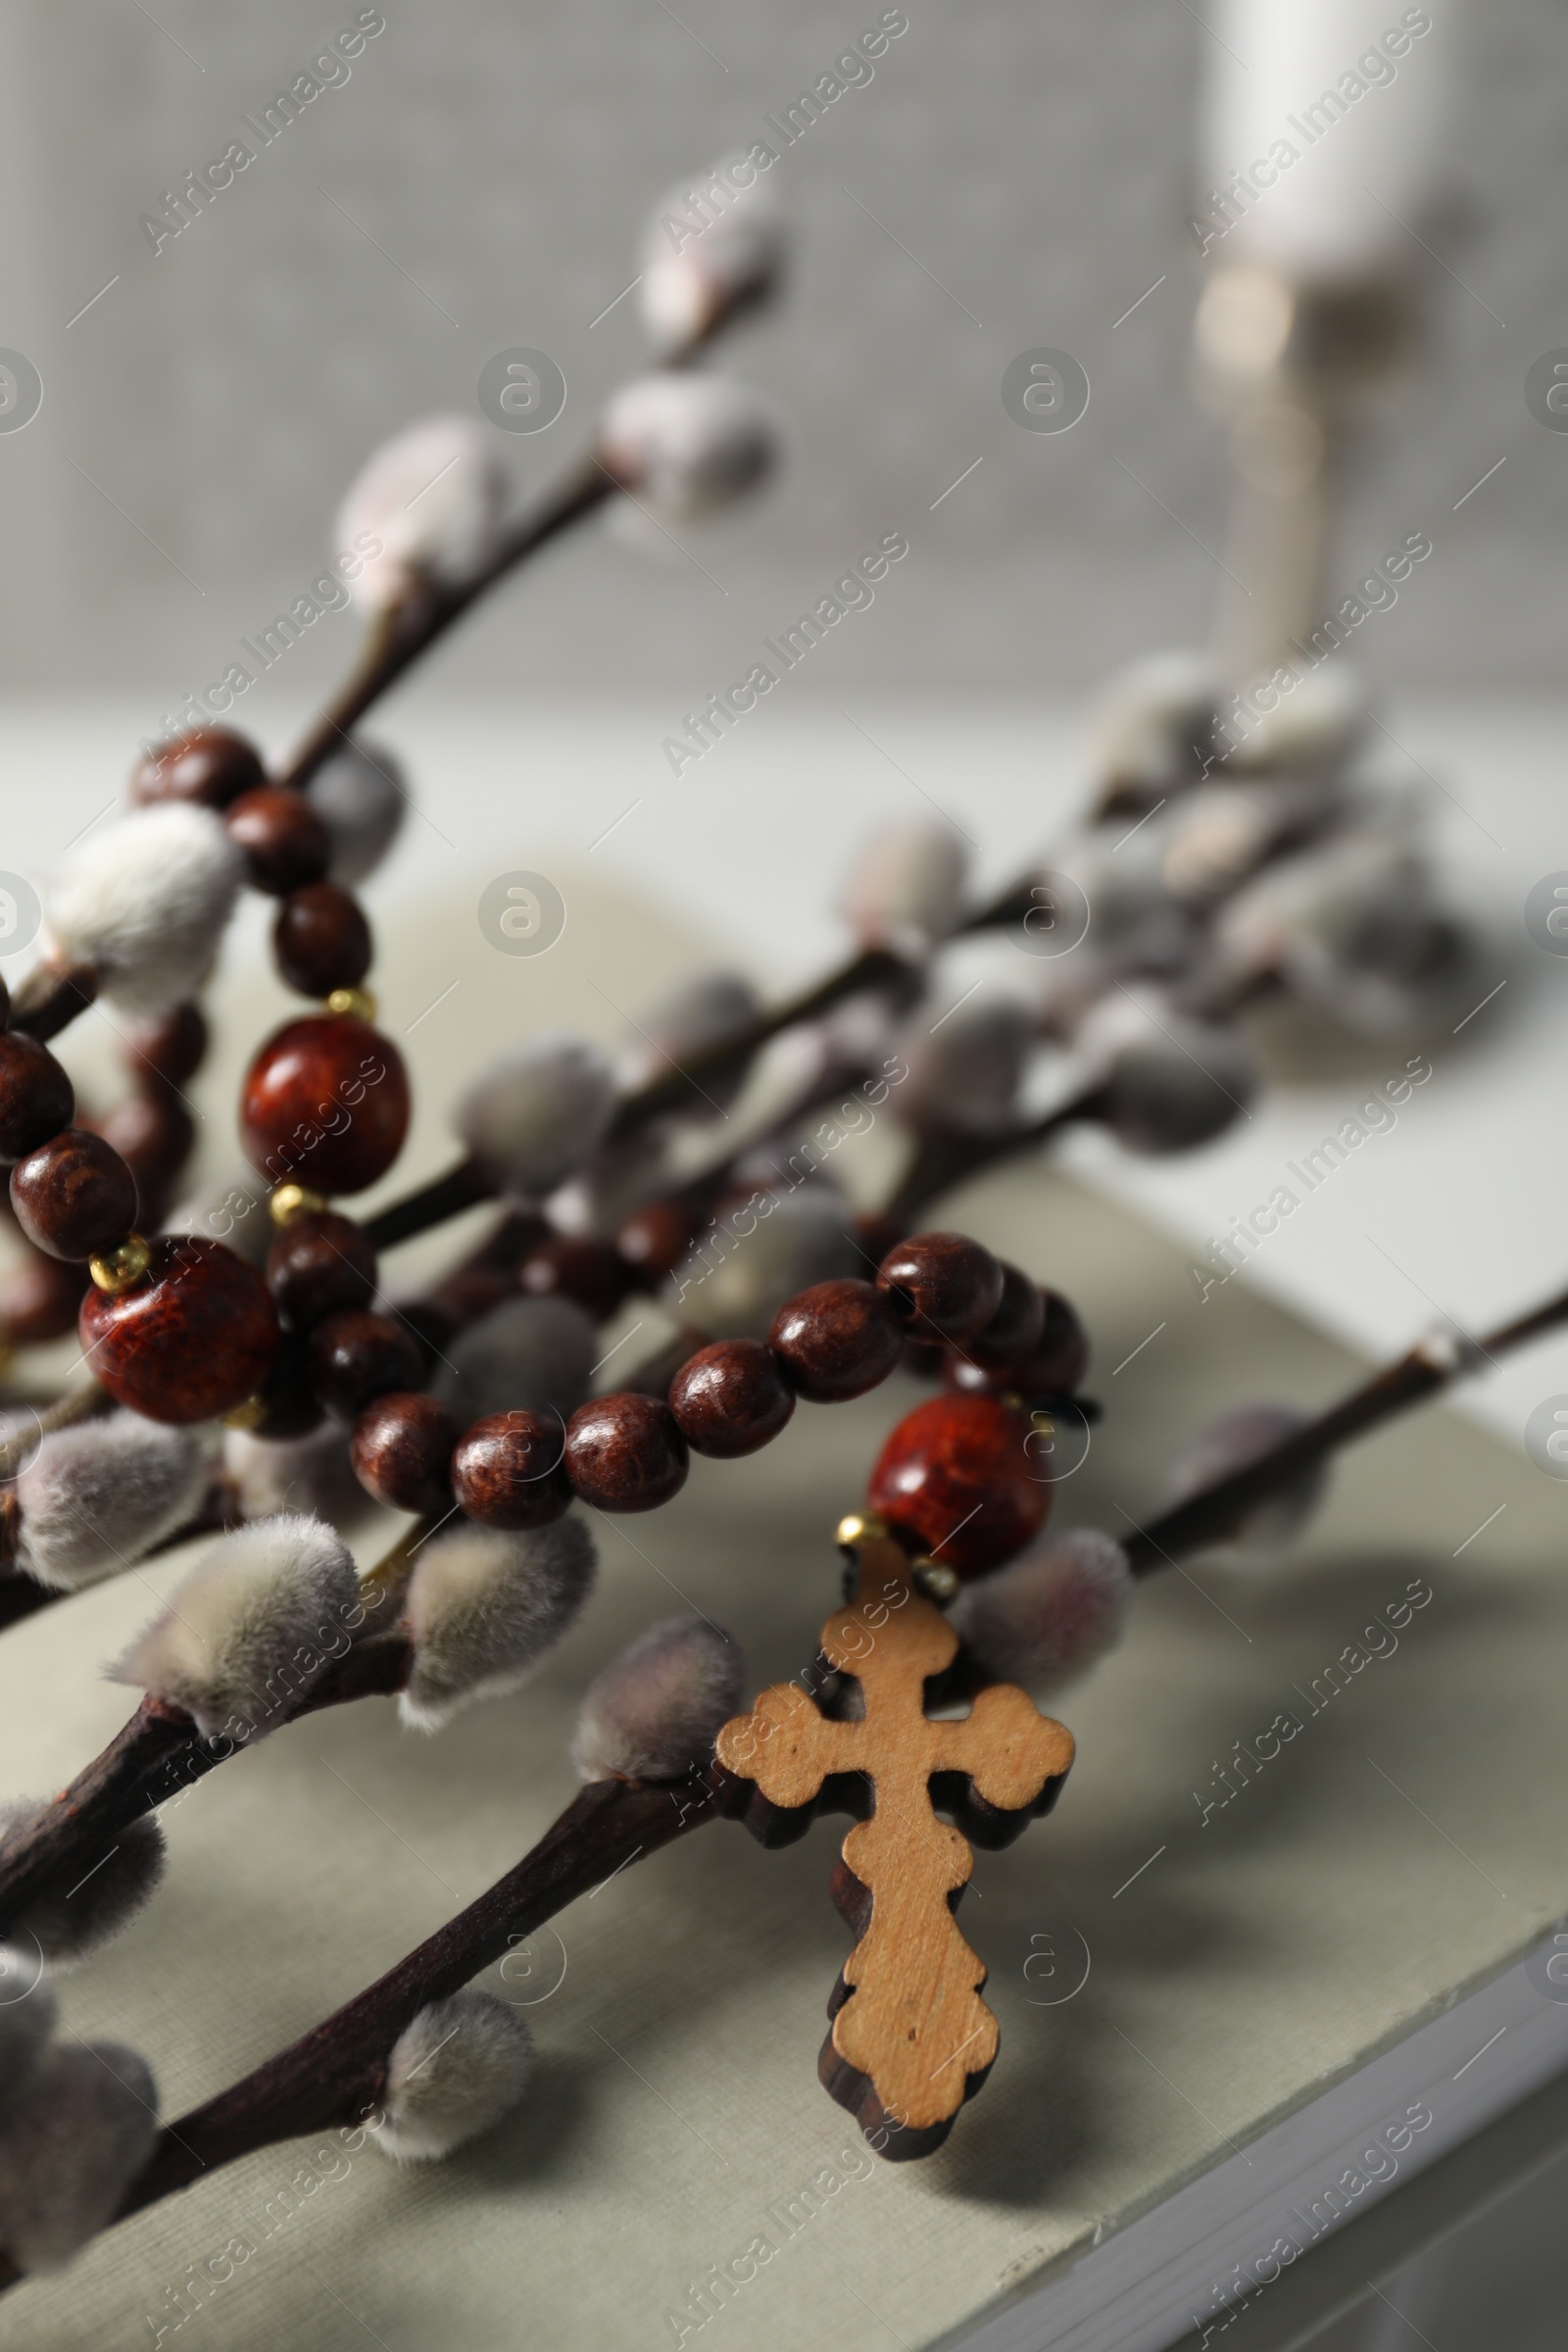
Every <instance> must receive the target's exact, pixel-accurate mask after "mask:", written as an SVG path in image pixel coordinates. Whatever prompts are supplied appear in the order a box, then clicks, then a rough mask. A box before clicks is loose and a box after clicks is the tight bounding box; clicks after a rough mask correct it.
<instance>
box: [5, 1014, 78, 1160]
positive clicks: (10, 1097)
mask: <svg viewBox="0 0 1568 2352" xmlns="http://www.w3.org/2000/svg"><path fill="white" fill-rule="evenodd" d="M75 1107H76V1097H75V1094H74V1091H73V1087H72V1084H71V1080H70V1079H69V1078H68V1077H67V1076H66V1073H65V1071H64V1070H63V1069H62V1068H61V1066H60V1064H59V1062H58V1061H56V1059H55V1057H54V1055H53V1054H51V1053H50V1051H49V1049H48V1047H47V1046H40V1045H39V1043H38V1041H37V1039H36V1038H32V1037H28V1036H26V1035H25V1033H24V1032H23V1031H22V1030H20V1029H16V1030H8V1031H7V1033H6V1034H5V1036H4V1037H0V1162H4V1161H8V1160H13V1159H25V1158H26V1156H27V1153H28V1152H36V1151H37V1149H38V1146H39V1145H40V1144H46V1143H47V1142H48V1141H49V1138H50V1137H51V1136H52V1135H58V1134H59V1133H60V1130H61V1128H62V1127H69V1126H70V1124H71V1114H72V1112H73V1110H74V1109H75Z"/></svg>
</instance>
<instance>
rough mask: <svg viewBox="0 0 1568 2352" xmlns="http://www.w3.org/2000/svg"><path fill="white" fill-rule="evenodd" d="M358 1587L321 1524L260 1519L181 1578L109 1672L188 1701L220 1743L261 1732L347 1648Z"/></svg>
mask: <svg viewBox="0 0 1568 2352" xmlns="http://www.w3.org/2000/svg"><path fill="white" fill-rule="evenodd" d="M359 1589H360V1588H359V1578H358V1576H357V1574H356V1573H355V1567H354V1562H353V1560H352V1559H351V1558H350V1557H349V1554H348V1551H347V1550H346V1549H345V1547H344V1545H343V1544H342V1543H341V1541H340V1540H339V1538H338V1537H337V1535H336V1534H335V1533H334V1532H333V1530H332V1529H331V1528H329V1527H327V1526H326V1525H325V1524H324V1523H323V1522H322V1521H321V1520H319V1519H311V1518H306V1517H304V1516H303V1515H301V1514H297V1513H284V1514H281V1515H279V1516H278V1517H277V1518H275V1519H258V1520H256V1521H255V1522H254V1523H253V1524H252V1525H251V1526H249V1527H240V1528H236V1529H234V1531H233V1532H232V1534H230V1535H226V1536H224V1537H223V1539H222V1541H221V1543H219V1544H214V1546H213V1548H212V1550H211V1551H210V1552H208V1553H207V1555H206V1557H205V1558H203V1559H201V1560H199V1561H198V1562H197V1564H196V1566H195V1567H194V1568H193V1569H192V1570H191V1571H190V1573H189V1575H188V1576H186V1577H184V1578H182V1579H181V1581H180V1583H179V1584H177V1585H176V1586H175V1588H174V1590H173V1592H172V1593H171V1595H170V1598H169V1603H168V1606H167V1607H166V1608H165V1609H164V1610H163V1612H162V1613H161V1615H159V1616H157V1617H155V1618H154V1619H153V1621H152V1623H151V1624H150V1625H148V1626H146V1627H145V1628H144V1629H143V1631H142V1632H141V1633H139V1634H138V1635H137V1637H136V1639H135V1641H134V1642H131V1644H130V1647H129V1648H128V1649H127V1650H126V1651H125V1653H124V1655H123V1657H122V1658H120V1659H119V1660H118V1661H117V1662H116V1664H115V1665H113V1666H112V1667H111V1668H110V1670H109V1679H110V1681H111V1682H116V1683H128V1684H129V1685H130V1686H131V1688H132V1689H133V1690H141V1691H147V1692H148V1693H149V1695H150V1696H152V1697H154V1698H162V1699H167V1700H168V1701H169V1702H170V1704H171V1705H172V1706H176V1707H183V1708H184V1709H185V1711H186V1713H187V1714H190V1715H193V1716H194V1717H195V1719H196V1722H197V1724H198V1726H199V1727H200V1729H201V1731H202V1734H203V1736H204V1737H205V1738H207V1739H209V1740H213V1739H217V1738H218V1737H219V1736H220V1735H222V1736H225V1737H227V1738H229V1739H231V1740H240V1741H244V1740H260V1739H262V1738H264V1737H265V1735H266V1734H267V1733H268V1732H270V1731H274V1730H275V1729H276V1727H277V1726H278V1724H280V1723H286V1722H287V1720H288V1717H289V1715H290V1713H291V1712H292V1710H293V1707H294V1705H295V1703H296V1702H297V1700H298V1698H299V1697H300V1696H301V1694H302V1693H303V1692H304V1691H307V1690H308V1689H309V1688H310V1686H311V1684H312V1683H314V1682H315V1681H316V1680H317V1679H318V1678H319V1675H320V1674H321V1673H322V1672H323V1671H324V1669H325V1667H326V1665H327V1664H328V1662H329V1660H330V1659H331V1657H333V1656H341V1654H342V1652H343V1651H344V1649H345V1648H346V1647H347V1645H348V1641H349V1637H350V1634H351V1633H352V1631H353V1629H354V1626H355V1625H356V1624H357V1623H358V1616H357V1611H358V1609H359V1606H360V1602H359Z"/></svg>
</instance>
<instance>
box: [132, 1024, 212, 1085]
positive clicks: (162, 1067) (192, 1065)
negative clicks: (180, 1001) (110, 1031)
mask: <svg viewBox="0 0 1568 2352" xmlns="http://www.w3.org/2000/svg"><path fill="white" fill-rule="evenodd" d="M125 1047H126V1058H127V1059H128V1061H129V1063H130V1067H131V1069H132V1070H133V1072H134V1073H135V1075H136V1076H137V1077H138V1078H140V1079H142V1080H144V1081H145V1080H146V1079H149V1078H161V1079H162V1080H163V1081H164V1083H165V1085H166V1086H183V1085H184V1083H185V1081H186V1079H187V1078H194V1077H195V1075H196V1072H197V1071H198V1070H199V1069H200V1068H201V1066H202V1063H203V1061H204V1060H205V1059H206V1057H207V1022H206V1018H205V1016H204V1015H203V1012H202V1008H201V1006H200V1005H175V1007H174V1009H173V1011H172V1012H166V1013H165V1014H164V1017H163V1019H162V1020H160V1021H131V1022H128V1023H127V1024H126V1028H125Z"/></svg>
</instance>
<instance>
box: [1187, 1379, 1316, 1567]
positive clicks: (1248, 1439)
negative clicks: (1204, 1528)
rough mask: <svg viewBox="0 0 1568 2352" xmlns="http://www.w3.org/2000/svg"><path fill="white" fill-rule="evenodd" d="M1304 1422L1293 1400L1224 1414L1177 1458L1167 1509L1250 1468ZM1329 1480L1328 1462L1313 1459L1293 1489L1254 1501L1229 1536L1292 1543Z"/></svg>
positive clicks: (1251, 1541)
mask: <svg viewBox="0 0 1568 2352" xmlns="http://www.w3.org/2000/svg"><path fill="white" fill-rule="evenodd" d="M1305 1426H1306V1415H1305V1414H1304V1413H1299V1412H1297V1411H1296V1410H1295V1408H1294V1407H1293V1406H1291V1405H1288V1404H1247V1405H1242V1406H1240V1407H1239V1408H1238V1410H1237V1411H1235V1412H1232V1413H1222V1414H1221V1415H1220V1417H1219V1419H1218V1420H1217V1421H1212V1422H1210V1423H1209V1426H1208V1427H1207V1428H1206V1429H1204V1430H1201V1431H1200V1433H1199V1435H1198V1436H1197V1437H1196V1438H1189V1439H1188V1441H1187V1443H1186V1445H1185V1446H1181V1447H1179V1448H1178V1450H1177V1452H1176V1453H1175V1454H1174V1455H1173V1456H1172V1458H1171V1464H1170V1469H1169V1471H1168V1472H1167V1474H1166V1486H1165V1501H1166V1507H1167V1508H1169V1507H1170V1506H1172V1505H1173V1504H1176V1503H1180V1502H1185V1501H1186V1500H1187V1498H1188V1496H1189V1495H1197V1494H1199V1493H1200V1492H1201V1490H1202V1489H1203V1488H1204V1487H1208V1486H1213V1485H1214V1484H1215V1483H1216V1482H1217V1481H1218V1480H1220V1479H1222V1478H1229V1476H1230V1475H1231V1473H1232V1471H1233V1470H1245V1469H1246V1468H1247V1467H1248V1465H1249V1464H1250V1463H1251V1462H1255V1461H1257V1460H1258V1459H1259V1458H1260V1457H1261V1456H1262V1455H1263V1454H1265V1453H1272V1451H1273V1450H1274V1447H1275V1446H1281V1445H1283V1444H1284V1442H1285V1440H1286V1439H1287V1438H1294V1437H1295V1435H1296V1433H1297V1431H1298V1430H1299V1429H1304V1428H1305ZM1327 1484H1328V1465H1327V1463H1325V1462H1308V1463H1307V1464H1306V1467H1305V1468H1304V1469H1302V1470H1299V1471H1298V1472H1297V1474H1296V1476H1295V1478H1294V1479H1292V1481H1291V1483H1290V1485H1289V1486H1288V1487H1283V1488H1281V1490H1280V1492H1279V1493H1278V1494H1277V1495H1268V1496H1267V1497H1266V1498H1265V1499H1264V1500H1263V1501H1262V1502H1259V1503H1257V1504H1255V1505H1254V1507H1253V1508H1252V1509H1251V1510H1250V1512H1249V1513H1248V1516H1247V1517H1246V1519H1244V1520H1243V1522H1242V1524H1241V1526H1240V1527H1239V1528H1238V1529H1237V1530H1236V1532H1235V1534H1234V1535H1233V1536H1231V1537H1230V1538H1229V1539H1227V1540H1228V1541H1229V1542H1230V1543H1232V1544H1253V1545H1256V1546H1258V1547H1259V1548H1267V1547H1271V1546H1275V1545H1279V1544H1289V1543H1290V1542H1291V1541H1292V1539H1293V1538H1294V1537H1295V1536H1297V1535H1299V1533H1300V1531H1301V1529H1302V1528H1303V1527H1304V1526H1305V1525H1306V1522H1307V1521H1308V1519H1310V1518H1311V1516H1312V1513H1313V1512H1314V1511H1315V1510H1316V1508H1317V1506H1318V1504H1319V1502H1320V1501H1321V1500H1322V1497H1323V1492H1324V1489H1325V1487H1326V1486H1327Z"/></svg>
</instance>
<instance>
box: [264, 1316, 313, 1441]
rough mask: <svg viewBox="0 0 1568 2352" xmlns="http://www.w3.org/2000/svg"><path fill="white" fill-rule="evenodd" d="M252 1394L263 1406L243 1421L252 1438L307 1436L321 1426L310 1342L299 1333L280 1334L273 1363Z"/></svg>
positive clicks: (277, 1438)
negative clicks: (259, 1410) (250, 1418)
mask: <svg viewBox="0 0 1568 2352" xmlns="http://www.w3.org/2000/svg"><path fill="white" fill-rule="evenodd" d="M252 1394H253V1396H255V1397H257V1398H259V1399H260V1402H261V1407H262V1410H261V1413H260V1415H259V1417H258V1418H257V1419H255V1420H247V1421H246V1424H245V1426H246V1429H247V1430H248V1431H249V1433H250V1435H251V1436H252V1437H253V1438H270V1439H272V1440H274V1441H277V1442H281V1441H282V1440H283V1439H285V1438H308V1437H309V1436H310V1434H311V1432H312V1430H313V1429H319V1428H320V1426H321V1421H322V1413H321V1406H320V1402H319V1398H318V1397H317V1394H316V1391H315V1389H314V1388H313V1387H312V1385H311V1359H310V1348H309V1344H308V1343H307V1341H305V1340H304V1339H303V1338H301V1337H300V1335H299V1334H298V1333H295V1334H294V1335H293V1336H290V1334H289V1333H287V1332H285V1333H284V1334H283V1344H282V1346H281V1347H280V1348H279V1349H278V1351H277V1360H276V1362H275V1363H274V1364H273V1366H272V1369H271V1370H270V1372H269V1374H268V1375H267V1378H266V1379H265V1380H264V1381H261V1382H259V1383H258V1385H257V1387H256V1389H255V1390H254V1391H253V1392H252Z"/></svg>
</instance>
